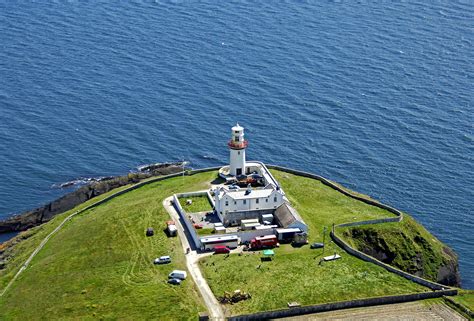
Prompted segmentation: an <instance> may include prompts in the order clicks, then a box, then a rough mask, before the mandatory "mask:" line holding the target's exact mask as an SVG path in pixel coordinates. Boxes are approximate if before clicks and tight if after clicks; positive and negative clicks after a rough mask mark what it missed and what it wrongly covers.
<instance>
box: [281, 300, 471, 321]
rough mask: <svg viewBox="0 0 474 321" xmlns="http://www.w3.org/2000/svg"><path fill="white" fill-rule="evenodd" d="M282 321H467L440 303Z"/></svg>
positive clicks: (364, 309) (371, 308) (382, 307)
mask: <svg viewBox="0 0 474 321" xmlns="http://www.w3.org/2000/svg"><path fill="white" fill-rule="evenodd" d="M278 320H282V321H283V320H284V321H303V320H305V321H306V320H313V321H319V320H347V321H349V320H420V321H421V320H429V321H434V320H449V321H457V320H460V321H461V320H467V319H466V318H464V317H463V316H462V315H460V314H459V313H457V312H456V311H454V310H453V309H451V308H450V307H448V306H447V305H445V304H444V303H442V302H439V303H438V302H435V303H432V302H424V301H417V302H408V303H398V304H390V305H379V306H374V307H367V308H356V309H347V310H338V311H330V312H322V313H316V314H308V315H301V316H297V317H290V318H283V319H278Z"/></svg>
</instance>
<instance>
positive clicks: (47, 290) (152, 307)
mask: <svg viewBox="0 0 474 321" xmlns="http://www.w3.org/2000/svg"><path fill="white" fill-rule="evenodd" d="M215 175H216V173H215V172H211V173H203V174H198V175H194V176H190V177H185V178H184V179H183V178H181V177H179V178H174V179H170V180H166V181H163V182H157V183H153V184H151V185H148V186H145V187H142V188H140V189H138V190H135V191H132V192H130V193H127V194H125V195H122V196H119V197H118V198H115V199H113V200H111V201H109V202H107V203H106V204H103V205H101V206H98V207H97V208H94V209H92V210H89V211H87V212H85V213H82V214H81V215H79V216H78V217H76V218H74V219H73V220H72V221H71V222H69V223H68V224H67V225H66V226H64V228H63V229H62V230H61V231H60V232H59V233H58V234H56V235H55V236H54V237H53V238H52V239H51V240H50V241H49V242H48V244H47V245H46V246H45V248H44V249H43V250H42V251H41V252H40V253H39V254H38V256H37V257H36V258H35V259H34V260H33V262H32V265H31V266H30V267H29V268H28V269H27V270H26V271H25V272H24V273H23V274H22V275H21V277H20V278H19V279H18V280H17V281H16V282H15V283H14V284H13V286H12V288H10V290H9V291H8V292H7V294H6V296H5V297H4V298H3V299H2V300H1V301H0V311H1V312H0V319H2V320H8V319H15V320H34V319H45V318H47V319H58V318H61V319H81V320H82V319H92V318H96V317H103V318H106V319H111V318H112V319H115V318H117V319H130V320H136V319H156V318H159V319H194V318H196V315H197V313H198V312H199V311H204V310H205V307H204V306H203V303H202V302H201V300H200V299H199V295H198V294H197V289H196V288H195V286H194V284H193V283H192V280H191V279H188V280H187V281H186V282H184V284H182V285H181V286H179V287H176V286H171V285H168V284H167V283H166V279H167V274H168V273H169V272H170V271H171V270H172V269H174V268H180V269H185V261H184V254H182V250H181V244H180V242H179V239H178V238H170V239H168V238H166V237H165V235H164V233H161V231H160V229H161V227H164V221H165V220H167V219H169V216H168V214H167V213H166V211H165V210H164V208H163V206H162V204H161V203H162V200H163V199H164V198H165V197H167V196H169V195H171V194H173V193H176V192H185V191H193V190H198V189H203V188H205V187H206V185H207V184H208V183H207V182H210V181H211V180H212V179H213V178H214V177H215ZM183 183H184V184H185V185H183ZM184 186H185V187H184ZM102 197H105V195H104V196H102ZM81 206H85V204H83V205H81ZM65 215H67V213H65V214H62V215H60V216H58V217H56V218H55V219H53V221H52V222H50V223H48V224H45V225H43V226H41V227H38V228H37V229H36V233H35V234H34V235H33V236H31V237H30V238H29V239H27V240H25V241H23V242H22V243H20V244H18V245H17V246H16V247H15V249H14V251H15V253H16V254H17V255H16V256H15V258H14V259H13V260H12V261H11V264H9V265H8V267H7V269H6V270H4V271H2V273H1V274H0V280H1V284H2V285H4V284H6V282H7V281H8V280H9V279H10V278H11V276H12V274H13V273H14V272H15V271H16V269H17V268H18V266H19V264H21V263H22V262H23V261H24V260H25V259H26V257H27V256H28V255H29V253H31V252H32V251H33V249H34V248H35V247H36V246H37V244H38V243H39V242H40V241H41V239H42V238H43V237H44V236H45V235H46V234H47V233H48V232H49V231H51V230H52V229H53V228H54V227H55V226H56V225H57V224H59V222H60V221H61V220H62V218H64V217H65ZM148 226H153V227H155V230H156V234H155V236H153V237H150V238H147V237H145V236H144V231H145V229H146V227H148ZM163 254H171V255H172V258H173V263H172V264H170V265H163V266H154V265H153V264H151V262H152V259H153V258H155V257H156V256H159V255H163Z"/></svg>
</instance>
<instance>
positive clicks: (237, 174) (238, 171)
mask: <svg viewBox="0 0 474 321" xmlns="http://www.w3.org/2000/svg"><path fill="white" fill-rule="evenodd" d="M235 173H236V176H239V175H242V168H237V169H236V170H235Z"/></svg>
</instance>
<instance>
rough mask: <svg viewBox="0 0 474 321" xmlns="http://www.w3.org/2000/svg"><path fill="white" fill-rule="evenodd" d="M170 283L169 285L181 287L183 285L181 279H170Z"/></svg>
mask: <svg viewBox="0 0 474 321" xmlns="http://www.w3.org/2000/svg"><path fill="white" fill-rule="evenodd" d="M168 283H169V284H175V285H180V284H181V280H180V279H175V278H173V279H169V280H168Z"/></svg>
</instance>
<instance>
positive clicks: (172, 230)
mask: <svg viewBox="0 0 474 321" xmlns="http://www.w3.org/2000/svg"><path fill="white" fill-rule="evenodd" d="M166 229H167V231H168V235H169V236H176V234H177V233H178V229H177V228H176V224H175V222H174V221H167V222H166Z"/></svg>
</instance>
